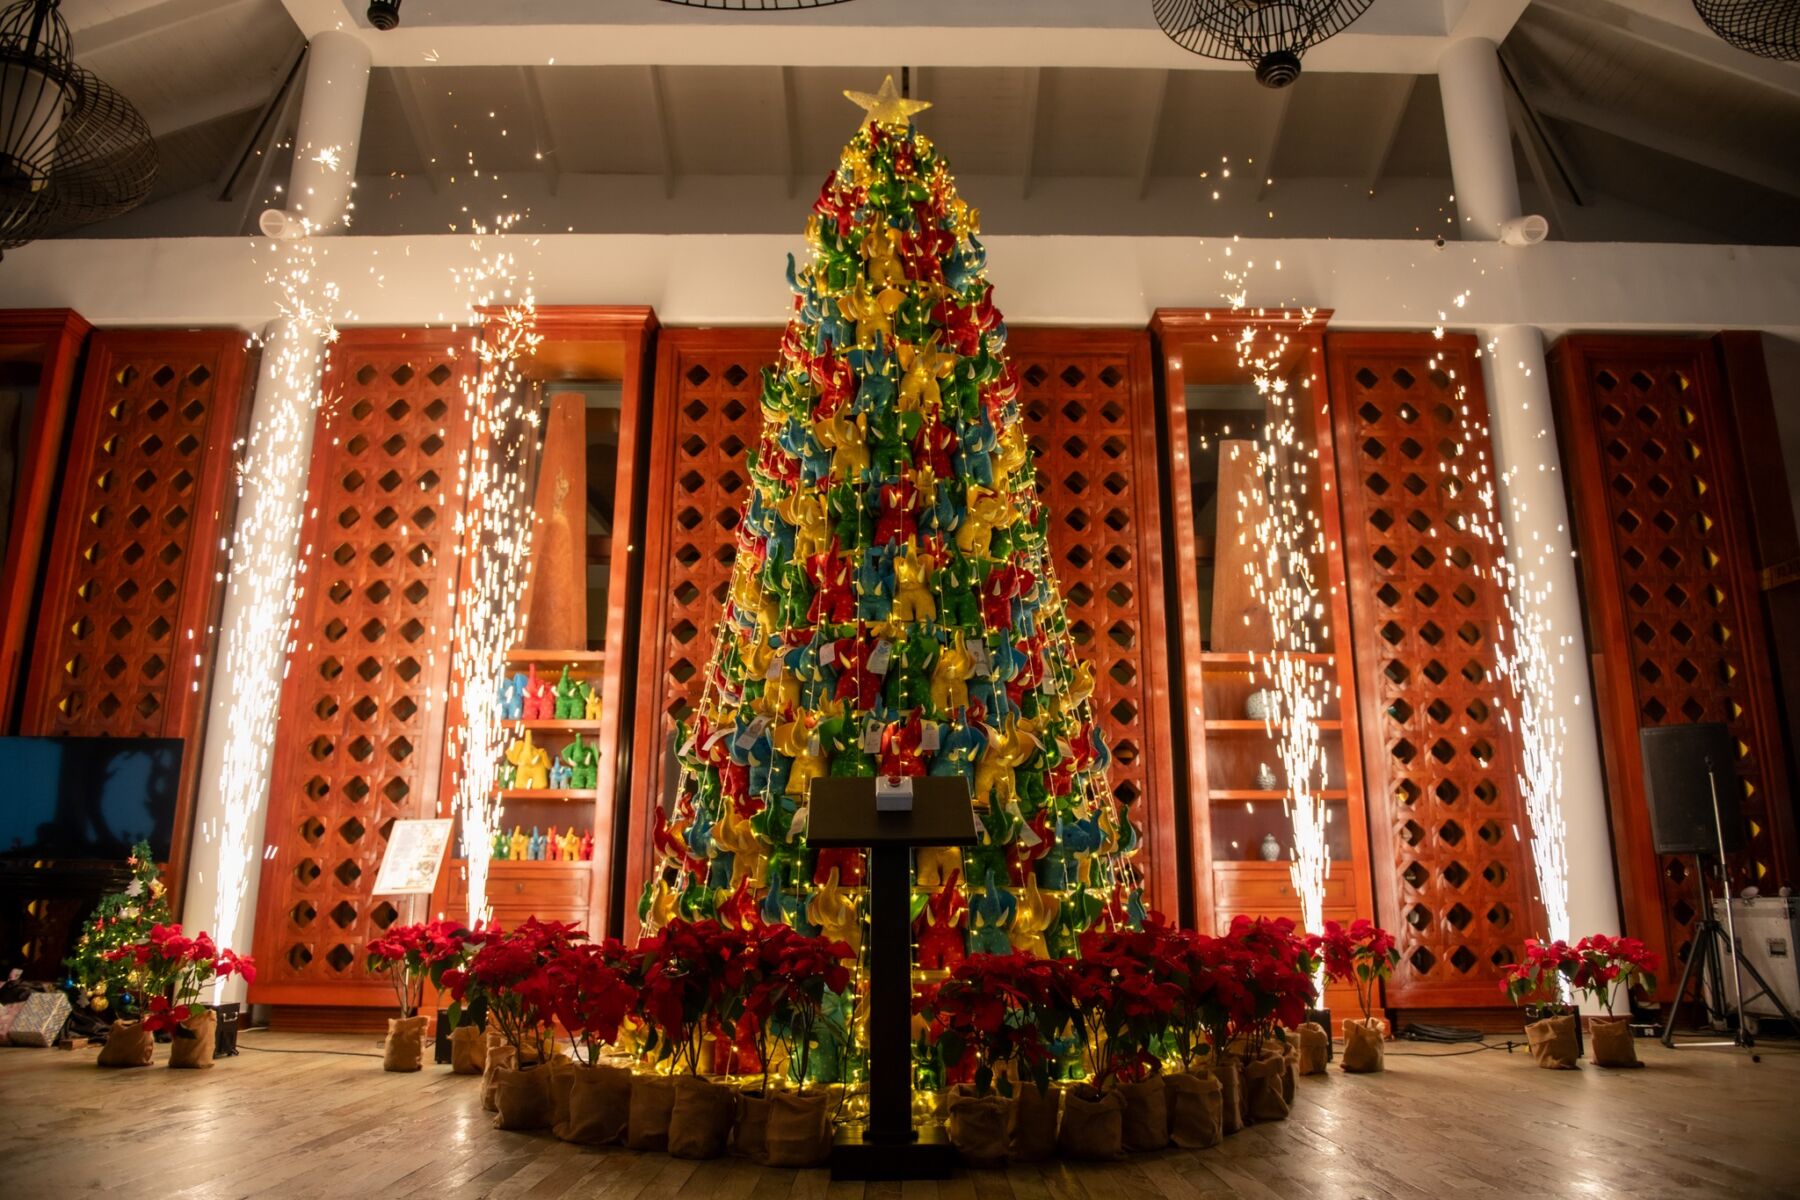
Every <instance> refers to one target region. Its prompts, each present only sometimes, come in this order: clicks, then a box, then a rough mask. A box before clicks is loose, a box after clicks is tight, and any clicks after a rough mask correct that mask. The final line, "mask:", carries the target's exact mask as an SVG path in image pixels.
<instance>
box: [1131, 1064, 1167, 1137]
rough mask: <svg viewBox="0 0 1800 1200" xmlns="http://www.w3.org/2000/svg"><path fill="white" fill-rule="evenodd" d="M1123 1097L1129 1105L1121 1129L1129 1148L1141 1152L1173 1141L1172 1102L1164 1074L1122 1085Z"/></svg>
mask: <svg viewBox="0 0 1800 1200" xmlns="http://www.w3.org/2000/svg"><path fill="white" fill-rule="evenodd" d="M1119 1099H1120V1100H1121V1101H1123V1102H1124V1105H1125V1111H1124V1113H1123V1117H1122V1121H1121V1132H1120V1141H1121V1143H1122V1144H1123V1145H1124V1147H1125V1149H1127V1150H1129V1151H1131V1152H1133V1153H1135V1154H1141V1153H1144V1152H1146V1151H1150V1150H1161V1149H1162V1148H1163V1147H1164V1146H1167V1145H1168V1144H1169V1102H1168V1096H1167V1093H1166V1092H1165V1091H1164V1088H1163V1077H1162V1076H1161V1075H1152V1076H1150V1077H1149V1078H1148V1079H1140V1080H1138V1081H1137V1082H1136V1083H1122V1084H1120V1085H1119Z"/></svg>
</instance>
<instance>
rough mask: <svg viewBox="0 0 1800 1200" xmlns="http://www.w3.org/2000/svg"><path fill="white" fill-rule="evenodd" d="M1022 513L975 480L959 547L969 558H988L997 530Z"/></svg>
mask: <svg viewBox="0 0 1800 1200" xmlns="http://www.w3.org/2000/svg"><path fill="white" fill-rule="evenodd" d="M1018 516H1019V512H1018V510H1017V509H1015V508H1014V507H1013V506H1012V505H1010V504H1008V503H1007V502H1006V499H1005V498H1004V497H1003V496H1001V495H1000V494H999V493H998V492H996V491H994V489H992V488H989V487H983V486H982V485H981V484H979V483H971V484H970V485H969V493H968V506H967V508H966V509H965V510H964V512H963V519H962V524H960V525H958V526H957V527H956V548H957V549H958V550H961V551H962V552H963V554H964V556H965V557H968V558H986V557H988V553H989V550H990V549H991V547H992V544H993V536H994V530H996V529H1005V528H1006V527H1008V526H1010V525H1011V524H1012V523H1013V522H1014V521H1015V520H1017V519H1018Z"/></svg>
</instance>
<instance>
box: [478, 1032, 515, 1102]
mask: <svg viewBox="0 0 1800 1200" xmlns="http://www.w3.org/2000/svg"><path fill="white" fill-rule="evenodd" d="M518 1065H519V1052H518V1050H517V1049H516V1048H515V1047H512V1046H508V1045H506V1044H505V1043H504V1042H501V1043H500V1044H498V1045H496V1044H495V1043H494V1042H492V1041H490V1042H488V1044H487V1062H486V1063H485V1064H484V1065H483V1067H482V1071H481V1107H483V1108H485V1109H487V1110H488V1111H489V1112H497V1111H499V1110H498V1108H497V1107H496V1106H495V1103H494V1094H495V1092H496V1091H497V1090H498V1088H499V1086H500V1072H502V1071H510V1070H512V1069H513V1068H514V1067H516V1066H518Z"/></svg>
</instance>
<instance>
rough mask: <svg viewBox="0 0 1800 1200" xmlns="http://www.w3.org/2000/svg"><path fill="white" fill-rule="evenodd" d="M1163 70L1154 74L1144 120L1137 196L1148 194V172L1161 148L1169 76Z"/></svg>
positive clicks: (1139, 197) (1140, 198)
mask: <svg viewBox="0 0 1800 1200" xmlns="http://www.w3.org/2000/svg"><path fill="white" fill-rule="evenodd" d="M1171 74H1172V72H1170V71H1167V70H1163V71H1158V72H1157V74H1156V98H1155V100H1153V101H1152V102H1151V105H1150V120H1149V121H1147V122H1145V129H1144V157H1143V159H1142V161H1140V162H1139V164H1138V182H1137V196H1138V199H1139V200H1142V199H1143V198H1144V197H1145V196H1148V195H1149V194H1150V173H1151V172H1152V171H1154V170H1155V169H1156V152H1157V151H1158V150H1160V149H1161V148H1162V130H1163V111H1164V110H1165V109H1167V108H1168V106H1169V76H1170V75H1171Z"/></svg>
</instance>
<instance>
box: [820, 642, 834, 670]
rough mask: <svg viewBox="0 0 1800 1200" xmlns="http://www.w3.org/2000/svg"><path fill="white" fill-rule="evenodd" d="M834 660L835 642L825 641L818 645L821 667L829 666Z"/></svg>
mask: <svg viewBox="0 0 1800 1200" xmlns="http://www.w3.org/2000/svg"><path fill="white" fill-rule="evenodd" d="M836 661H837V643H836V642H826V643H825V644H824V645H823V646H820V647H819V665H820V666H821V667H829V666H830V665H831V664H832V663H834V662H836Z"/></svg>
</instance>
